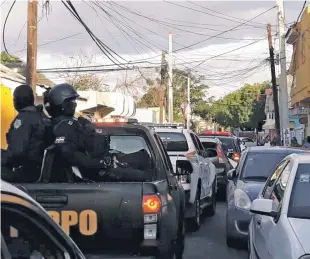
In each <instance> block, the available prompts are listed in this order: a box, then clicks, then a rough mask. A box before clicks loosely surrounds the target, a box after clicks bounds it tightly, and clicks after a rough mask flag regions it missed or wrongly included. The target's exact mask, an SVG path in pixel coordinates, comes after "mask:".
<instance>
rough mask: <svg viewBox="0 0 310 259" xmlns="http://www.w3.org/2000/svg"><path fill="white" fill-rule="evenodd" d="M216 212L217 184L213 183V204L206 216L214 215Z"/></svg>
mask: <svg viewBox="0 0 310 259" xmlns="http://www.w3.org/2000/svg"><path fill="white" fill-rule="evenodd" d="M215 212H216V186H215V183H213V186H212V197H211V205H210V206H209V207H208V208H207V209H206V216H208V217H212V216H214V215H215Z"/></svg>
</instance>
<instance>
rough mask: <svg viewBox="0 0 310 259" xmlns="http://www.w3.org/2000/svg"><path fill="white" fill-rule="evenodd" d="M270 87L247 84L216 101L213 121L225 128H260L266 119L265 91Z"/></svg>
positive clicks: (261, 84)
mask: <svg viewBox="0 0 310 259" xmlns="http://www.w3.org/2000/svg"><path fill="white" fill-rule="evenodd" d="M269 87H270V86H269V83H268V82H262V83H256V84H245V85H244V86H243V87H242V88H240V89H239V90H237V91H234V92H232V93H230V94H228V95H226V96H225V97H224V98H222V99H221V100H217V101H215V102H214V103H213V104H212V107H211V114H212V117H213V119H214V120H215V121H216V122H217V123H219V124H221V125H223V126H225V127H236V128H246V129H255V128H258V127H259V124H262V123H263V121H264V119H265V111H264V109H265V102H266V95H265V90H266V89H267V88H269Z"/></svg>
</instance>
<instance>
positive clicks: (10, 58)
mask: <svg viewBox="0 0 310 259" xmlns="http://www.w3.org/2000/svg"><path fill="white" fill-rule="evenodd" d="M0 55H1V64H4V65H5V64H8V63H16V62H22V61H21V60H20V59H19V58H18V57H15V56H9V55H8V54H7V53H6V52H5V51H2V52H1V54H0Z"/></svg>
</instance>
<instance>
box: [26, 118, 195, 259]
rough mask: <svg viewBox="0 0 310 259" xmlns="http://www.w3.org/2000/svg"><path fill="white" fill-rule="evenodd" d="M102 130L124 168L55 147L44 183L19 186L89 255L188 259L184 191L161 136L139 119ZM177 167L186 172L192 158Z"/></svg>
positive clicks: (45, 166)
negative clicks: (95, 166) (92, 162)
mask: <svg viewBox="0 0 310 259" xmlns="http://www.w3.org/2000/svg"><path fill="white" fill-rule="evenodd" d="M97 133H98V134H102V135H104V136H105V137H106V138H105V139H106V141H107V143H108V146H109V149H108V150H109V153H110V154H111V155H112V154H113V156H114V159H117V160H118V161H121V162H123V163H122V165H123V166H122V167H120V166H119V167H118V168H115V167H117V166H114V168H112V169H109V170H102V171H100V172H96V171H93V170H90V169H89V170H88V169H86V170H85V169H81V168H77V167H75V166H72V165H67V164H66V161H64V159H62V158H61V154H58V153H57V150H56V149H55V148H54V147H50V148H48V149H47V150H46V152H45V156H44V161H43V165H42V172H41V178H40V179H39V181H38V182H36V183H20V186H22V188H23V189H25V191H26V192H27V193H28V194H29V195H30V196H32V197H33V198H34V199H35V200H36V201H37V202H39V203H40V204H41V205H42V206H43V207H44V208H45V209H46V210H47V211H48V213H49V214H50V216H52V218H53V219H54V220H55V221H56V222H58V223H59V224H60V225H61V226H62V227H63V229H64V230H65V231H66V232H67V234H68V235H70V237H72V239H73V240H74V241H75V242H76V243H77V244H78V245H79V247H80V248H81V249H82V251H83V252H84V254H95V253H100V254H101V255H102V256H103V258H131V257H137V256H138V257H139V256H140V257H142V256H144V257H142V258H158V259H171V258H177V259H178V258H179V259H181V258H182V254H183V250H184V236H185V231H184V217H183V215H184V206H185V199H184V191H183V188H182V185H181V184H179V183H178V181H177V179H176V177H175V176H176V174H175V172H174V170H173V167H172V165H171V163H170V160H169V157H168V155H167V153H166V151H165V150H164V147H163V144H162V142H161V140H160V138H159V136H158V135H157V134H156V133H155V132H154V131H153V130H151V129H147V128H146V127H143V126H140V125H129V124H125V125H119V124H114V123H111V124H102V125H99V124H97ZM96 144H100V143H96ZM124 164H125V165H124ZM114 165H115V164H114ZM177 167H178V168H177V169H178V172H179V174H189V173H191V170H192V168H191V165H190V163H189V162H188V163H186V162H183V163H179V164H178V165H177ZM60 171H61V172H62V173H61V174H60ZM55 175H63V178H62V179H59V178H58V177H54V176H55Z"/></svg>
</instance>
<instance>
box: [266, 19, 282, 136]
mask: <svg viewBox="0 0 310 259" xmlns="http://www.w3.org/2000/svg"><path fill="white" fill-rule="evenodd" d="M267 33H268V43H269V55H270V70H271V82H272V95H273V103H274V114H275V126H276V132H277V134H280V116H279V101H278V89H277V79H276V69H275V65H274V51H273V46H272V38H271V25H270V23H268V24H267Z"/></svg>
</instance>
